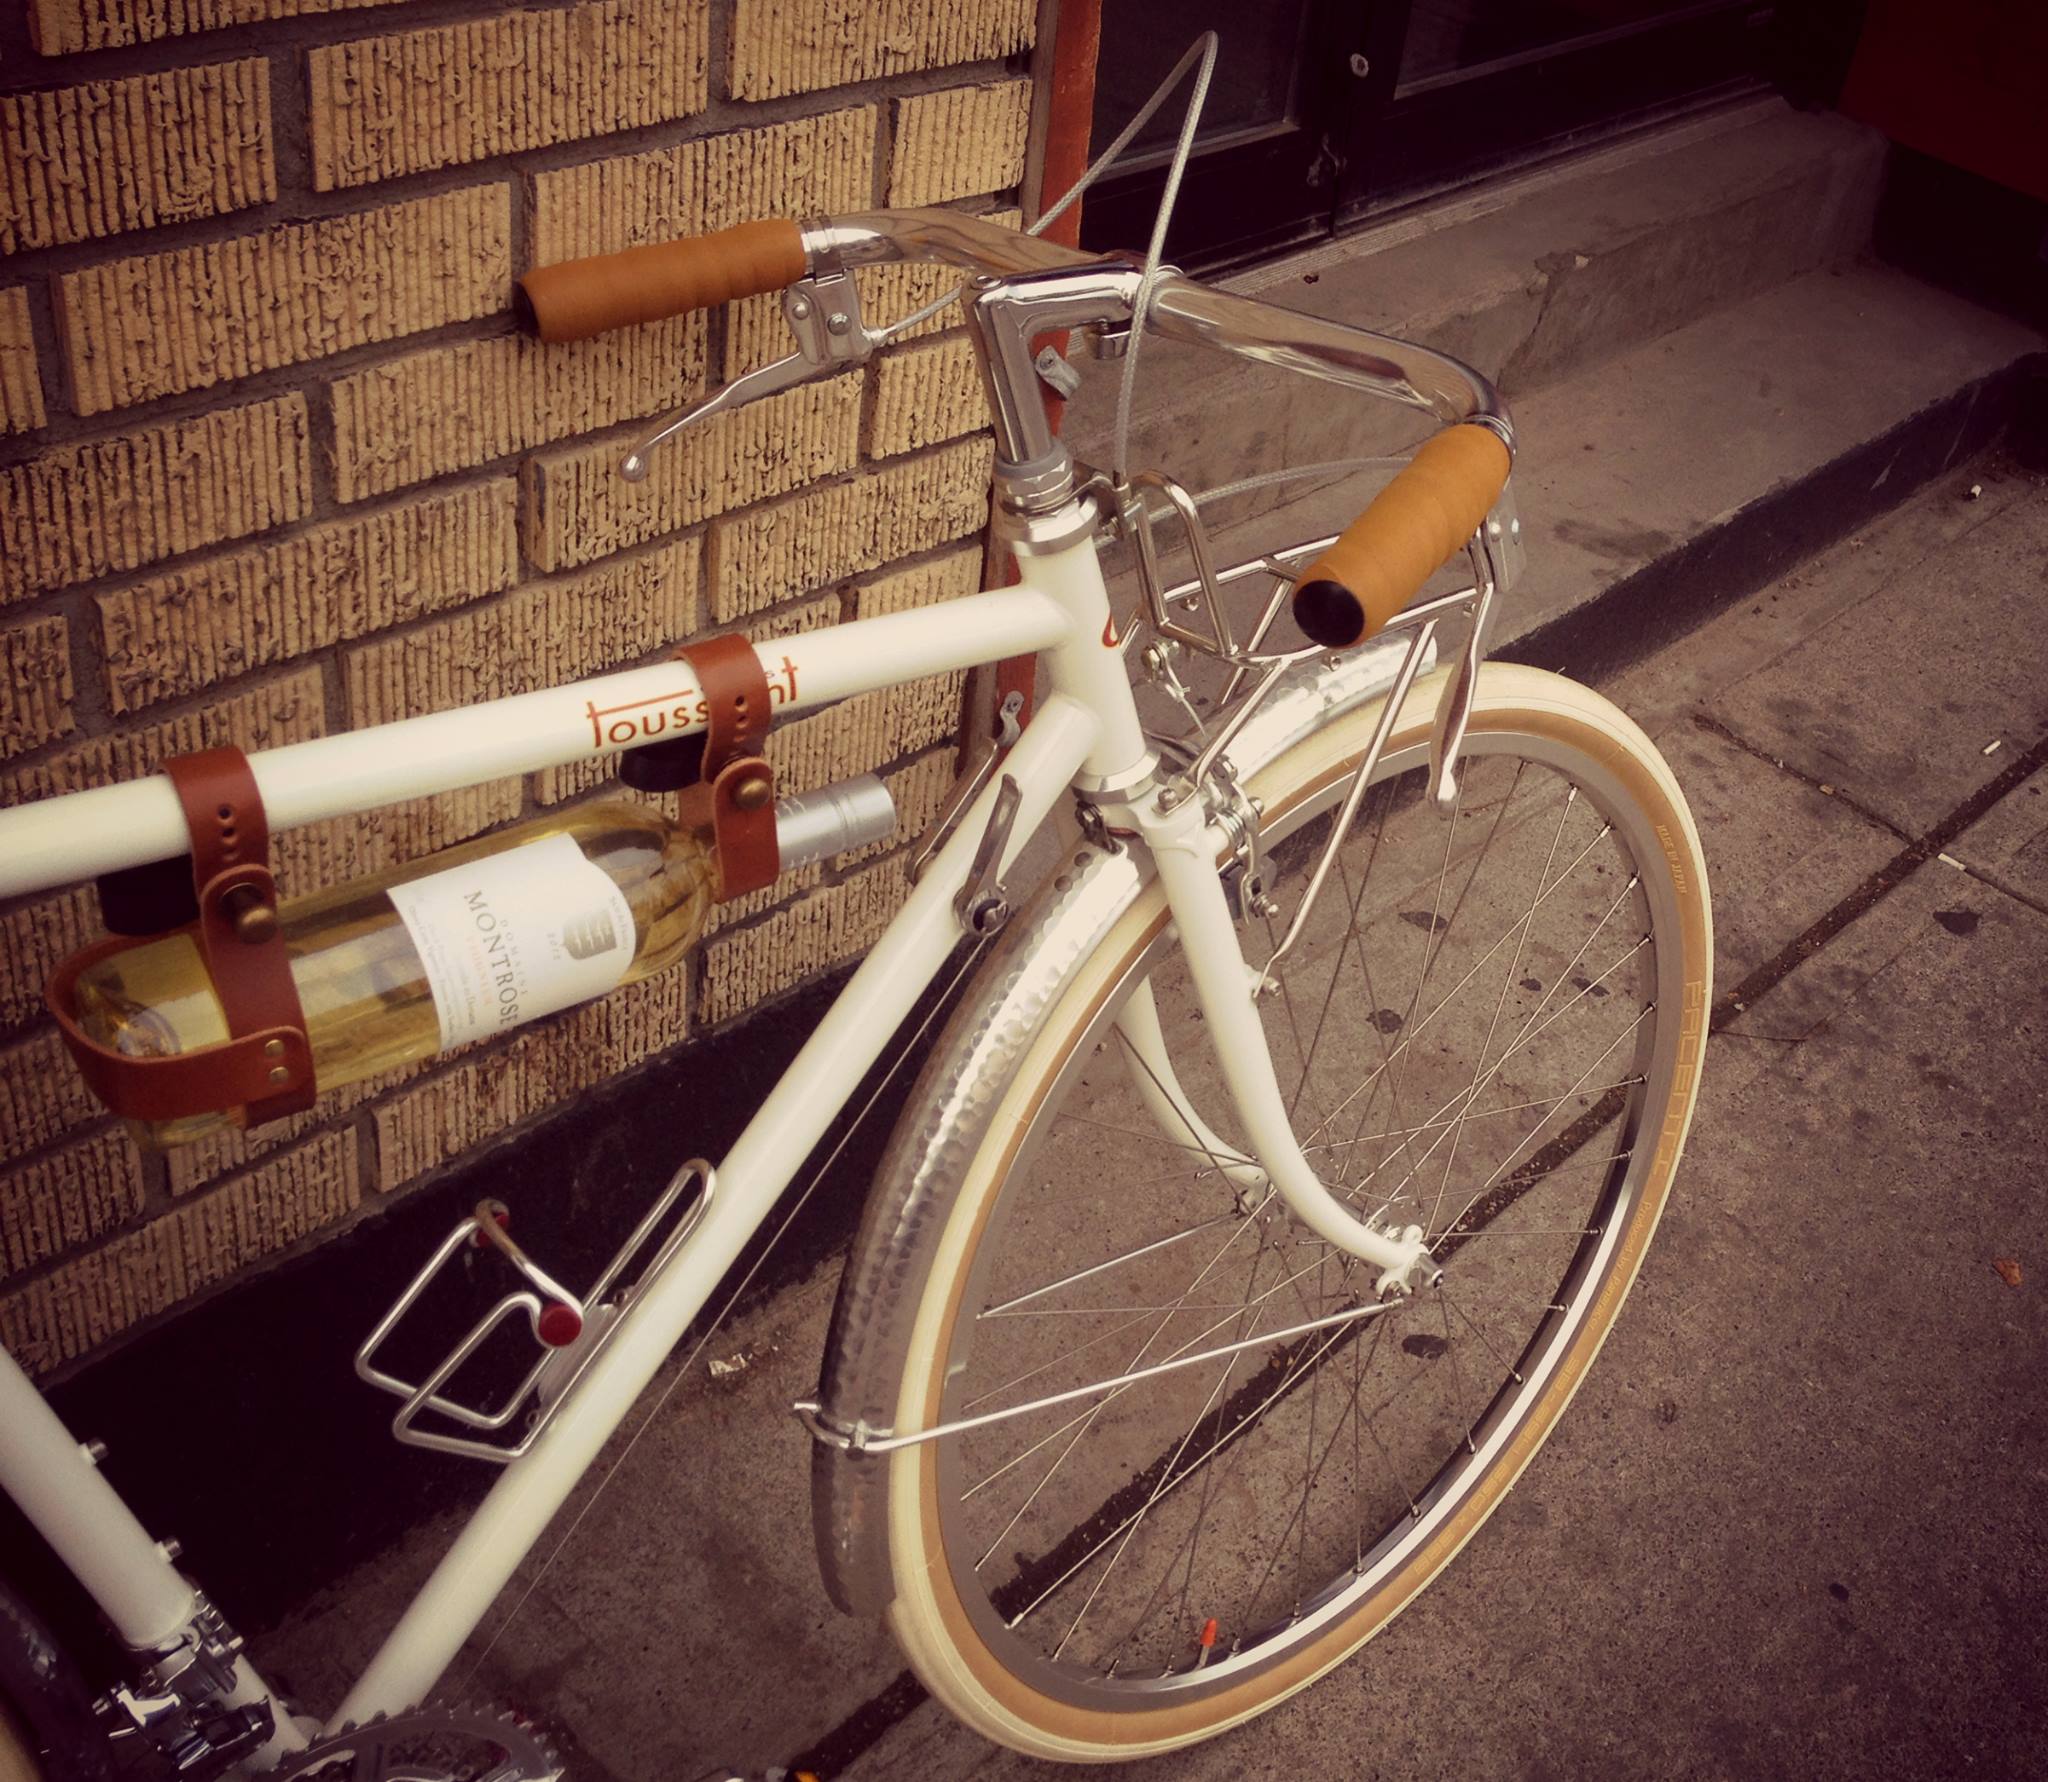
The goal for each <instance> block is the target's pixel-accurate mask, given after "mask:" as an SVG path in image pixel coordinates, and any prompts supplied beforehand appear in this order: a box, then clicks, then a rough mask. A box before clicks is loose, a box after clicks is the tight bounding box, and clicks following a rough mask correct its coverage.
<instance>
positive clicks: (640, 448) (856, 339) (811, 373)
mask: <svg viewBox="0 0 2048 1782" xmlns="http://www.w3.org/2000/svg"><path fill="white" fill-rule="evenodd" d="M782 314H783V319H784V320H785V321H787V322H788V323H789V328H790V332H791V333H792V334H794V335H795V336H796V348H797V350H796V351H795V352H793V353H791V354H790V355H789V356H788V357H787V358H786V359H777V360H776V361H775V362H774V363H773V364H772V365H761V366H757V367H756V368H755V369H754V370H752V371H749V372H745V373H743V374H742V375H741V376H739V377H736V378H734V379H733V380H732V382H731V383H729V384H721V385H720V386H719V387H718V388H717V389H715V390H713V391H712V392H711V394H710V395H708V396H704V397H700V398H699V399H698V400H697V401H695V402H693V403H691V404H690V406H689V407H688V408H686V409H683V410H681V411H680V412H679V413H677V414H674V415H671V416H670V417H669V418H668V419H667V420H666V421H664V422H662V423H661V425H660V426H658V427H656V428H655V429H654V430H653V431H652V432H650V433H646V434H643V435H642V436H641V437H640V438H639V439H637V440H635V441H634V442H633V447H632V449H631V450H630V451H629V452H627V454H626V456H625V459H624V461H623V462H621V464H620V465H619V474H620V475H621V476H623V477H624V478H625V479H626V481H627V482H629V483H637V482H643V481H645V480H646V476H647V471H648V461H649V459H650V458H651V457H652V456H653V454H654V453H655V451H656V450H657V449H658V448H660V447H661V446H664V445H666V444H667V443H668V442H669V441H670V440H671V439H673V438H675V436H676V435H677V434H678V433H681V432H682V431H683V430H684V429H685V428H687V427H694V426H696V425H697V423H698V422H700V421H708V420H710V419H711V417H712V416H713V415H719V414H723V413H725V411H726V410H728V409H734V408H744V407H745V406H746V405H747V404H748V403H750V402H759V401H760V400H761V399H762V398H763V397H764V396H777V395H780V394H781V393H782V392H783V391H784V390H790V389H794V388H795V387H796V386H797V385H798V384H806V383H809V382H811V381H812V380H813V379H814V378H820V377H826V376H829V375H830V374H831V373H833V372H837V371H844V370H846V369H847V368H848V367H849V366H853V365H859V364H861V363H862V362H863V361H864V360H866V358H867V357H868V355H869V354H870V353H872V352H873V351H874V350H875V348H876V347H877V346H879V345H880V344H881V343H882V341H883V340H884V338H885V337H886V336H885V334H884V333H883V332H882V331H870V330H869V329H868V328H866V327H864V326H863V325H862V323H861V319H860V288H859V287H858V286H857V285H856V284H855V283H854V281H853V274H852V273H851V272H848V271H845V270H844V269H839V270H835V271H830V272H821V273H817V274H814V275H813V276H811V277H809V278H800V279H798V280H797V281H796V283H795V284H793V285H791V286H789V288H788V289H787V290H785V291H784V292H783V293H782Z"/></svg>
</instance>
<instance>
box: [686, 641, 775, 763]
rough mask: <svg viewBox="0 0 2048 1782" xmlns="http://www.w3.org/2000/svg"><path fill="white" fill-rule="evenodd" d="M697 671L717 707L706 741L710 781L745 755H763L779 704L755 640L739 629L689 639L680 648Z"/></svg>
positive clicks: (710, 702)
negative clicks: (770, 722)
mask: <svg viewBox="0 0 2048 1782" xmlns="http://www.w3.org/2000/svg"><path fill="white" fill-rule="evenodd" d="M676 654H677V655H678V656H680V657H681V658H682V659H683V660H684V661H685V662H687V663H688V664H689V665H690V667H691V668H692V669H694V670H695V671H696V675H697V686H698V688H699V690H700V691H701V692H702V693H703V695H704V699H705V702H706V704H708V705H709V706H710V708H711V722H710V735H709V737H708V739H707V740H706V742H705V744H704V771H703V774H702V776H701V777H702V778H703V781H704V783H705V784H706V785H707V786H708V785H711V784H712V783H713V782H714V781H716V780H717V778H718V776H719V775H720V774H721V773H723V772H724V771H725V766H726V763H727V762H729V761H731V760H733V759H734V758H735V757H737V756H740V755H758V754H759V753H760V752H761V739H762V738H763V737H765V736H766V735H767V734H768V719H769V717H770V715H771V714H772V713H773V711H774V709H775V708H774V704H773V701H772V699H771V696H770V694H769V692H768V677H767V676H766V675H765V674H763V673H762V672H761V658H760V657H759V656H757V655H756V654H755V653H754V646H753V645H752V644H750V643H748V642H747V640H746V639H745V638H744V637H741V636H740V635H739V634H738V633H737V632H729V633H728V634H727V635H726V636H724V637H712V638H706V639H705V640H704V642H702V643H694V644H685V645H684V646H683V647H682V648H681V649H680V650H678V651H676Z"/></svg>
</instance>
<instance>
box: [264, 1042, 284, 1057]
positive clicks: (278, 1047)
mask: <svg viewBox="0 0 2048 1782" xmlns="http://www.w3.org/2000/svg"><path fill="white" fill-rule="evenodd" d="M263 1056H264V1057H266V1058H282V1057H283V1056H284V1041H283V1040H265V1041H264V1042H263Z"/></svg>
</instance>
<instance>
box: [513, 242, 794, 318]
mask: <svg viewBox="0 0 2048 1782" xmlns="http://www.w3.org/2000/svg"><path fill="white" fill-rule="evenodd" d="M803 275H804V238H803V231H802V230H801V229H799V228H798V227H797V226H796V224H794V223H792V222H790V221H788V220H787V219H786V218H785V219H783V220H782V221H779V222H772V223H741V224H740V225H739V226H738V227H737V228H734V229H721V230H720V231H719V232H718V233H717V234H716V235H691V236H685V237H684V238H683V239H682V240H681V241H658V242H652V243H650V244H649V245H648V246H646V247H636V248H627V249H626V251H625V252H624V253H621V254H598V255H596V256H595V257H594V258H592V259H588V260H563V261H561V262H559V263H558V264H556V265H553V266H536V267H535V268H534V269H533V271H531V272H529V273H528V274H527V275H526V276H525V277H524V278H523V279H521V280H520V281H519V296H518V309H519V317H520V320H521V322H522V323H523V324H524V325H525V326H526V327H527V328H528V329H529V330H531V331H532V332H533V333H535V334H538V335H539V336H540V337H541V339H543V340H582V339H585V338H586V337H588V336H589V335H592V334H602V333H604V332H605V330H606V329H608V328H630V327H631V326H632V325H633V324H634V323H635V322H655V321H659V320H660V319H661V318H662V317H663V316H679V315H681V314H682V313H683V312H684V311H685V310H690V309H710V308H712V307H713V306H714V305H716V304H720V303H730V302H731V301H732V300H733V299H734V298H735V297H753V296H756V295H758V294H759V293H761V292H763V291H780V290H781V289H783V288H784V287H785V286H786V285H791V284H794V283H795V282H796V281H797V280H798V279H800V278H802V277H803Z"/></svg>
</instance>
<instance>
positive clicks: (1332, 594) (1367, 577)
mask: <svg viewBox="0 0 2048 1782" xmlns="http://www.w3.org/2000/svg"><path fill="white" fill-rule="evenodd" d="M1507 480H1508V448H1507V446H1506V444H1505V443H1504V442H1503V441H1502V439H1501V437H1500V435H1499V434H1498V433H1496V432H1494V430H1493V429H1492V428H1491V427H1485V426H1481V425H1480V424H1479V423H1478V422H1476V421H1467V422H1464V423H1463V424H1462V425H1460V426H1456V427H1447V428H1445V429H1444V431H1443V432H1441V433H1439V434H1438V435H1437V436H1436V437H1435V438H1434V439H1432V440H1430V441H1429V442H1428V443H1427V444H1426V445H1424V446H1423V448H1422V450H1421V451H1419V452H1417V453H1416V454H1415V456H1414V457H1413V458H1412V459H1411V460H1410V461H1409V462H1408V464H1407V465H1405V466H1404V467H1403V468H1402V470H1401V473H1400V474H1399V475H1398V476H1396V477H1395V478H1394V480H1393V481H1392V482H1390V483H1389V484H1388V485H1387V486H1386V487H1385V488H1384V489H1382V490H1381V491H1380V492H1379V493H1378V494H1377V495H1375V496H1374V497H1373V499H1372V504H1371V505H1370V506H1369V507H1367V508H1366V510H1365V512H1364V513H1362V514H1360V515H1359V516H1358V518H1357V519H1355V520H1353V521H1352V522H1351V524H1350V525H1349V526H1347V527H1345V528H1344V536H1343V537H1341V538H1340V539H1338V540H1337V541H1336V543H1335V544H1333V545H1331V546H1330V548H1329V549H1328V550H1327V551H1325V552H1324V553H1323V554H1322V555H1321V556H1320V557H1318V558H1317V559H1316V560H1315V561H1314V562H1313V563H1311V564H1310V565H1309V566H1308V568H1307V569H1305V570H1304V571H1302V575H1301V579H1300V580H1299V581H1298V582H1296V583H1295V584H1294V622H1295V623H1296V624H1297V625H1299V626H1300V627H1301V628H1302V630H1303V632H1305V633H1306V634H1307V635H1308V636H1309V637H1310V638H1312V639H1313V640H1314V641H1315V642H1317V643H1319V644H1323V645H1326V646H1327V647H1329V648H1331V649H1339V650H1341V649H1348V648H1349V647H1350V646H1351V645H1353V644H1358V643H1363V642H1364V641H1365V640H1366V639H1367V638H1369V637H1370V636H1372V634H1373V633H1374V632H1375V631H1377V630H1379V629H1380V627H1381V626H1383V625H1384V624H1386V622H1387V621H1388V620H1389V619H1391V618H1392V617H1393V616H1394V615H1395V614H1396V613H1397V612H1399V611H1400V610H1401V609H1402V608H1403V607H1404V606H1406V605H1407V604H1408V602H1409V601H1411V600H1413V599H1414V598H1415V596H1416V593H1417V592H1418V591H1419V590H1420V589H1421V587H1422V584H1423V583H1424V582H1426V581H1428V580H1429V578H1430V576H1431V575H1432V574H1434V573H1435V572H1436V571H1437V570H1439V569H1441V568H1442V567H1443V566H1444V564H1445V563H1447V562H1449V561H1450V558H1451V556H1452V554H1453V553H1454V552H1455V551H1456V550H1457V549H1458V548H1459V547H1460V546H1461V545H1463V544H1464V542H1465V541H1466V540H1467V539H1468V538H1470V537H1471V536H1472V534H1473V532H1474V531H1475V530H1477V528H1478V526H1479V523H1480V521H1482V520H1484V519H1485V518H1486V515H1487V510H1488V509H1489V508H1491V507H1492V506H1493V504H1494V503H1495V502H1496V501H1498V500H1499V499H1500V492H1501V490H1502V489H1503V488H1504V487H1505V486H1506V484H1507Z"/></svg>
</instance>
